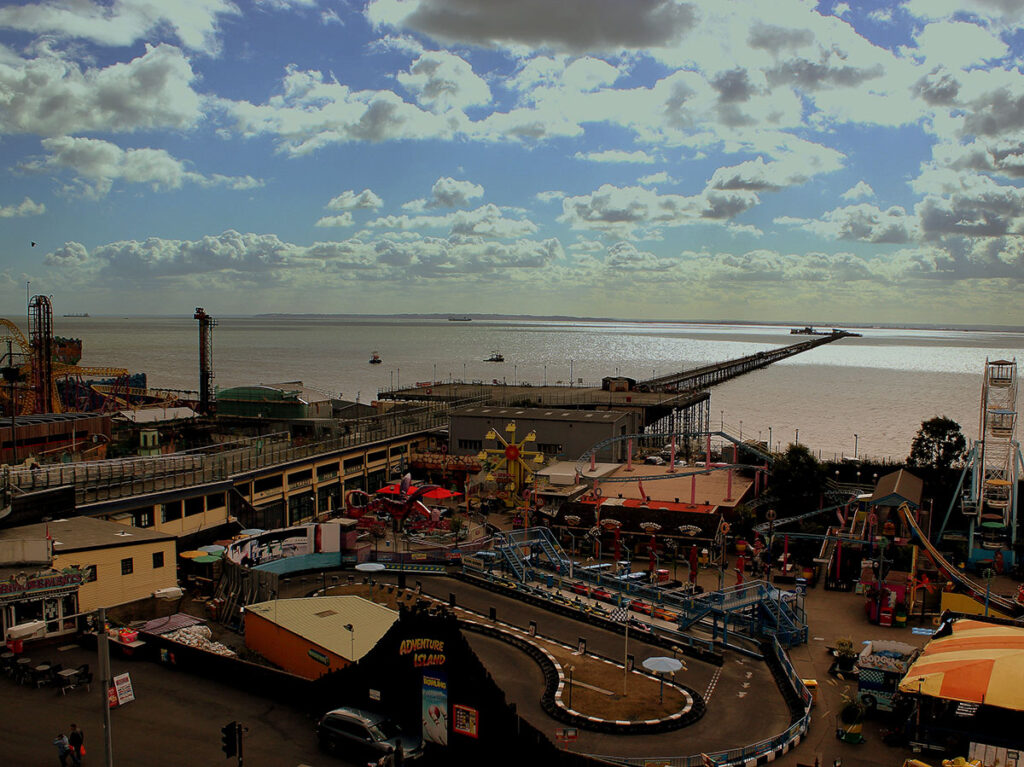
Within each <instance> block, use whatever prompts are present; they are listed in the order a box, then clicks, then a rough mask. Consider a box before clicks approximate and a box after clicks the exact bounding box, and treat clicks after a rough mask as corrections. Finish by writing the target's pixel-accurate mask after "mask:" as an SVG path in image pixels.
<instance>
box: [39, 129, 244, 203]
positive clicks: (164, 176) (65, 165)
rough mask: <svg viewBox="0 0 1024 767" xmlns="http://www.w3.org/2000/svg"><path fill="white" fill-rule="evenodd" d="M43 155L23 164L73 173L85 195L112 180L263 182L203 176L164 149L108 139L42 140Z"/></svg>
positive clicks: (167, 185)
mask: <svg viewBox="0 0 1024 767" xmlns="http://www.w3.org/2000/svg"><path fill="white" fill-rule="evenodd" d="M41 143H42V147H43V149H44V150H45V152H46V156H45V157H44V158H43V159H41V160H36V161H32V162H29V163H26V164H25V166H24V167H25V168H26V169H28V170H31V171H36V172H59V171H62V170H70V171H72V173H74V175H75V177H76V181H77V183H78V184H79V187H80V190H81V191H82V192H83V193H84V194H85V195H86V196H88V197H92V198H99V197H103V196H104V195H106V194H107V193H108V192H109V191H110V189H111V187H112V186H113V184H114V182H115V181H118V180H121V181H124V182H126V183H130V184H149V185H150V186H151V187H152V188H153V189H154V190H167V189H180V188H181V187H182V186H183V185H185V184H186V183H189V184H198V185H199V186H205V187H214V186H217V187H225V188H228V189H234V190H247V189H254V188H257V187H259V186H262V185H263V182H262V181H260V180H258V179H255V178H253V177H252V176H225V175H221V174H212V175H204V174H202V173H197V172H195V171H191V170H188V166H187V164H186V163H185V162H184V161H182V160H179V159H177V158H175V157H173V156H172V155H171V154H169V153H168V152H166V151H165V150H163V149H148V148H147V149H121V148H120V147H119V146H117V145H116V144H112V143H111V142H109V141H102V140H100V139H91V138H73V137H70V136H61V137H58V138H47V139H43V141H42V142H41Z"/></svg>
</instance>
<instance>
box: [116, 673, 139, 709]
mask: <svg viewBox="0 0 1024 767" xmlns="http://www.w3.org/2000/svg"><path fill="white" fill-rule="evenodd" d="M114 693H115V695H116V697H117V705H119V706H123V705H124V704H125V703H131V702H132V701H133V700H135V691H134V690H132V678H131V676H129V675H128V674H127V673H125V674H118V675H117V676H115V677H114Z"/></svg>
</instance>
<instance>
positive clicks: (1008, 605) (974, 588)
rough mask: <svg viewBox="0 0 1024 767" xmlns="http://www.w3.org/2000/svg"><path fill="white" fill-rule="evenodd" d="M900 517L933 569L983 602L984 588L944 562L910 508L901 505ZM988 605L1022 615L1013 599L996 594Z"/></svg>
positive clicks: (1017, 603) (943, 558)
mask: <svg viewBox="0 0 1024 767" xmlns="http://www.w3.org/2000/svg"><path fill="white" fill-rule="evenodd" d="M898 511H899V513H900V515H901V516H902V517H903V518H904V519H905V520H906V521H907V525H909V526H910V529H911V531H912V533H913V535H914V537H915V538H917V540H918V541H919V542H920V544H921V546H923V547H924V550H925V551H926V552H928V556H929V557H931V560H932V561H933V562H934V563H935V567H936V568H938V570H939V572H940V573H942V574H943V575H945V576H946V577H947V578H949V580H951V581H952V582H953V583H954V584H955V585H956V588H957V589H959V590H960V591H963V592H964V593H966V594H968V595H969V596H970V597H971V598H972V599H976V600H977V601H978V602H981V603H984V602H985V587H984V586H983V585H980V584H978V583H976V582H975V581H973V580H971V579H970V578H968V577H967V576H966V575H965V574H964V573H962V572H961V571H960V570H959V569H958V568H957V567H955V566H954V565H952V564H951V563H950V562H948V561H946V559H945V557H943V556H942V554H940V553H939V550H938V549H936V548H935V546H934V545H933V544H932V542H931V541H929V540H928V539H927V538H926V537H925V535H924V533H923V532H922V531H921V528H920V527H919V526H918V524H917V520H916V519H914V514H913V513H912V512H911V510H910V507H909V506H908V505H907V504H905V503H901V504H900V507H899V509H898ZM988 603H989V604H990V605H991V606H992V607H994V608H995V609H997V610H999V611H1000V612H1002V613H1005V614H1006V615H1012V616H1014V617H1015V618H1016V617H1020V616H1022V615H1024V604H1021V603H1020V602H1018V601H1016V600H1015V599H1008V598H1006V597H1001V596H998V595H996V594H989V596H988Z"/></svg>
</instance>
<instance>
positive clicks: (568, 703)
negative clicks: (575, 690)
mask: <svg viewBox="0 0 1024 767" xmlns="http://www.w3.org/2000/svg"><path fill="white" fill-rule="evenodd" d="M575 670H576V667H575V666H572V665H570V666H569V667H568V668H567V669H566V671H568V672H569V700H568V702H567V705H568V708H569V709H570V710H572V672H573V671H575Z"/></svg>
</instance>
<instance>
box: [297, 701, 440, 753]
mask: <svg viewBox="0 0 1024 767" xmlns="http://www.w3.org/2000/svg"><path fill="white" fill-rule="evenodd" d="M316 734H317V738H318V739H319V741H320V747H321V748H323V749H324V750H325V751H329V752H332V753H337V754H339V755H341V756H344V757H345V758H346V759H349V760H352V761H357V760H360V761H363V762H377V761H379V760H380V759H382V758H383V757H385V756H387V755H388V754H392V753H394V752H395V751H397V750H398V746H399V744H401V747H402V754H403V756H404V759H405V760H406V761H409V760H412V759H418V758H419V757H421V756H423V741H422V739H420V738H418V737H414V736H412V735H406V734H404V733H403V732H402V729H401V728H400V727H399V726H398V724H397V723H395V722H393V721H392V720H390V719H388V718H387V717H386V716H384V715H383V714H375V713H373V712H372V711H363V710H362V709H358V708H349V707H347V706H345V707H342V708H336V709H334V710H333V711H328V712H327V713H326V714H324V715H323V716H322V717H321V718H320V721H319V723H318V724H317V726H316Z"/></svg>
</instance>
